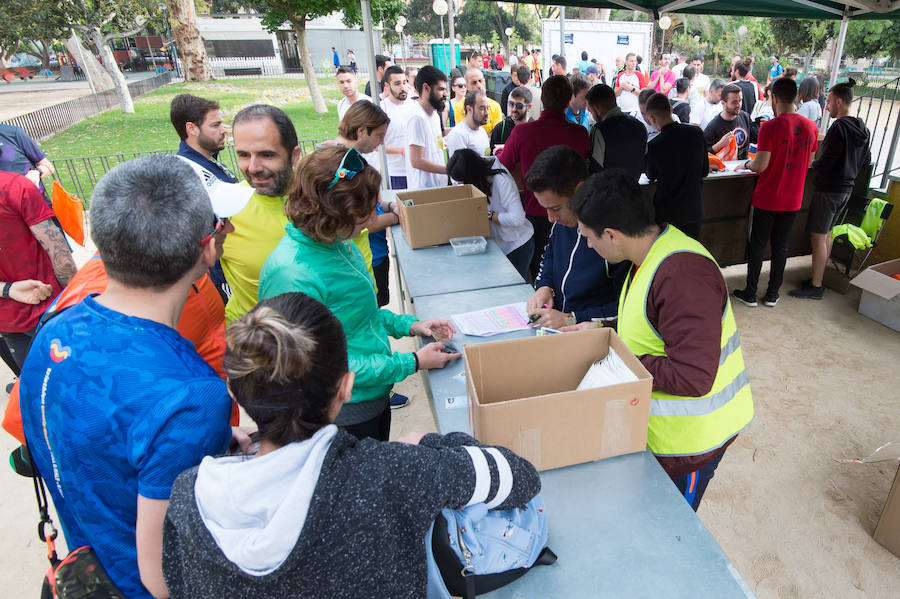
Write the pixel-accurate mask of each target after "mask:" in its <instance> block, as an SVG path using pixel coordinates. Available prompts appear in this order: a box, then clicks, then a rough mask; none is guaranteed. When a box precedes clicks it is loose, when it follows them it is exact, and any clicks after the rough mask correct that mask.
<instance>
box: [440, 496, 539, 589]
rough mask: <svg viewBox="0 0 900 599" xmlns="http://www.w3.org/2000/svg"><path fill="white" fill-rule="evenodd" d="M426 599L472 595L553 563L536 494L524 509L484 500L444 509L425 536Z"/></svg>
mask: <svg viewBox="0 0 900 599" xmlns="http://www.w3.org/2000/svg"><path fill="white" fill-rule="evenodd" d="M425 551H426V554H427V561H428V595H427V597H428V599H450V597H451V595H455V596H458V597H464V598H465V599H472V598H474V597H475V596H476V595H477V594H480V593H487V592H489V591H492V590H494V589H496V588H498V587H501V586H503V585H505V584H508V583H510V582H512V581H513V580H516V579H517V578H519V577H521V576H522V575H524V574H525V573H526V572H528V570H529V569H531V568H532V567H534V566H537V565H550V564H552V563H554V562H555V561H556V554H554V553H553V551H551V550H550V548H549V547H547V516H546V514H545V513H544V502H543V500H542V499H541V496H540V495H536V496H535V497H534V498H533V499H532V500H531V501H529V502H528V503H527V504H526V505H525V507H523V508H513V509H510V510H502V511H501V510H494V511H488V509H487V506H486V505H485V504H483V503H478V504H475V505H471V506H469V507H467V508H465V509H463V510H442V511H441V515H440V516H438V517H437V519H435V521H434V524H432V526H431V529H429V531H428V534H427V535H426V537H425Z"/></svg>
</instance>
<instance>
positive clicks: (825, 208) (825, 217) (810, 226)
mask: <svg viewBox="0 0 900 599" xmlns="http://www.w3.org/2000/svg"><path fill="white" fill-rule="evenodd" d="M848 199H850V192H849V191H814V192H813V197H812V201H811V202H810V203H809V216H808V217H807V219H806V231H807V232H808V233H819V234H821V235H824V234H825V233H831V229H832V227H834V225H835V224H836V223H835V222H834V221H835V219H836V218H837V215H838V214H840V212H841V210H843V209H844V206H846V205H847V200H848Z"/></svg>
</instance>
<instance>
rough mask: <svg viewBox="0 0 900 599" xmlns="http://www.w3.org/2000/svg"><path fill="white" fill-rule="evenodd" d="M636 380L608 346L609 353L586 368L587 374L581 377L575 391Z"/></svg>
mask: <svg viewBox="0 0 900 599" xmlns="http://www.w3.org/2000/svg"><path fill="white" fill-rule="evenodd" d="M636 380H638V377H637V375H636V374H634V373H633V372H632V371H631V369H630V368H628V366H626V365H625V362H623V361H622V358H620V357H619V354H617V353H616V350H614V349H613V348H609V353H608V354H607V355H606V357H605V358H603V359H602V360H600V361H599V362H594V364H593V365H592V366H591V367H590V368H589V369H588V371H587V374H585V375H584V378H583V379H581V382H580V383H579V384H578V388H577V389H576V391H583V390H584V389H596V388H597V387H608V386H609V385H618V384H620V383H631V382H634V381H636Z"/></svg>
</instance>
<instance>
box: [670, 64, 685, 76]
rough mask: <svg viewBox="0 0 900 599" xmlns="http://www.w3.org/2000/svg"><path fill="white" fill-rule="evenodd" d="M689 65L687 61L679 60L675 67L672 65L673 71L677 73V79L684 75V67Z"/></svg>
mask: <svg viewBox="0 0 900 599" xmlns="http://www.w3.org/2000/svg"><path fill="white" fill-rule="evenodd" d="M686 66H688V63H686V62H679V63H678V64H676V65H675V66H674V67H672V72H673V73H675V79H681V78H682V77H684V67H686Z"/></svg>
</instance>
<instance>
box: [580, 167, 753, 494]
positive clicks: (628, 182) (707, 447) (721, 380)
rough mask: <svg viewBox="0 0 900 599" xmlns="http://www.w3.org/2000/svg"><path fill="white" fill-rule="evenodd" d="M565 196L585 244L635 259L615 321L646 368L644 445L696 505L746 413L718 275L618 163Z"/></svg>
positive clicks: (738, 357) (616, 258)
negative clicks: (649, 381) (648, 390)
mask: <svg viewBox="0 0 900 599" xmlns="http://www.w3.org/2000/svg"><path fill="white" fill-rule="evenodd" d="M570 206H571V208H572V210H573V211H574V212H575V215H576V216H577V217H578V226H579V229H580V230H581V233H582V235H584V237H585V238H586V239H587V241H588V245H589V246H590V247H592V248H593V249H594V250H595V251H596V252H597V253H598V254H600V255H601V256H603V257H604V258H605V259H606V260H607V261H608V262H610V263H612V264H616V263H619V262H622V261H623V260H628V261H630V262H632V267H631V270H630V272H629V274H628V276H627V278H626V279H625V284H624V286H623V288H622V293H621V296H620V297H619V312H618V315H619V319H618V325H617V329H618V333H619V336H620V337H621V338H622V340H623V341H625V343H626V344H627V345H628V348H629V349H631V351H632V352H634V354H635V355H636V356H637V357H638V359H639V360H640V361H641V363H642V364H643V365H644V367H645V368H646V369H647V370H648V371H649V372H650V374H652V375H653V392H652V396H651V397H652V399H651V404H650V424H649V428H648V432H647V447H648V449H650V451H652V452H653V453H654V454H655V455H656V458H657V460H659V463H660V465H661V466H662V467H663V469H664V470H665V471H666V473H667V474H668V475H669V477H670V478H671V479H672V481H673V482H674V483H675V485H676V486H677V487H678V489H679V491H681V492H682V493H683V494H684V497H685V499H686V500H687V501H688V503H690V504H691V507H692V508H693V509H694V510H695V511H696V509H697V507H698V506H699V505H700V500H701V498H702V497H703V493H704V491H705V490H706V486H707V484H708V483H709V480H710V479H711V478H712V477H713V473H714V472H715V469H716V467H717V466H718V465H719V461H720V460H721V459H722V456H723V455H724V453H725V449H726V448H727V447H728V446H729V445H730V444H731V443H732V442H733V441H734V439H735V438H736V437H737V435H738V433H739V432H740V431H741V430H743V428H744V427H746V426H747V425H748V424H749V423H750V421H751V420H752V419H753V400H752V398H751V395H750V381H749V379H748V376H747V371H746V370H745V369H744V358H743V354H742V352H741V342H740V339H739V337H738V333H737V327H736V325H735V321H734V315H733V314H732V312H731V304H730V302H729V298H728V290H727V288H726V286H725V280H724V278H723V277H722V273H721V271H720V270H719V267H718V265H717V264H716V262H715V260H714V259H713V257H712V256H711V255H710V253H709V252H708V251H707V250H706V248H705V247H703V245H701V244H700V243H699V242H698V241H696V240H694V239H691V238H690V237H688V236H687V235H685V234H684V233H682V232H681V231H679V230H678V229H677V228H675V227H673V226H672V225H667V224H661V225H659V224H657V223H656V219H655V215H654V212H653V202H652V200H651V199H650V198H649V197H646V196H644V194H643V193H642V192H641V189H640V187H639V185H638V184H637V182H636V181H635V180H634V178H633V177H631V176H630V175H629V174H628V173H627V172H625V171H624V170H621V169H609V170H606V171H604V172H602V173H598V174H596V175H594V176H592V177H590V178H589V179H588V180H587V181H586V182H585V183H584V184H583V185H582V186H581V187H580V188H579V189H578V191H577V192H576V193H575V196H574V197H573V198H572V200H571V203H570ZM590 324H592V323H585V325H586V326H589V325H590ZM577 326H579V327H582V326H583V325H577Z"/></svg>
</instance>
